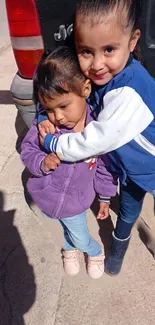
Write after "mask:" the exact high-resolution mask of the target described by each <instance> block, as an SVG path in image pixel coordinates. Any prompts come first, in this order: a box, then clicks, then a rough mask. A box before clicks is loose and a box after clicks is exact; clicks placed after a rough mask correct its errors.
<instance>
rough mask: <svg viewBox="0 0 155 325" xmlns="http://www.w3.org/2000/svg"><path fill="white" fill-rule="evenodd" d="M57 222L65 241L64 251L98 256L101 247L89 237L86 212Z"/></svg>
mask: <svg viewBox="0 0 155 325" xmlns="http://www.w3.org/2000/svg"><path fill="white" fill-rule="evenodd" d="M59 221H60V223H61V225H62V227H63V229H64V236H65V240H66V243H65V245H64V250H73V249H78V250H80V251H82V252H84V253H87V254H88V256H98V255H100V254H101V253H102V248H101V246H100V245H99V244H98V242H97V241H96V240H95V239H93V238H92V237H91V236H90V233H89V230H88V225H87V219H86V212H84V213H81V214H79V215H76V216H74V217H70V218H63V219H60V220H59Z"/></svg>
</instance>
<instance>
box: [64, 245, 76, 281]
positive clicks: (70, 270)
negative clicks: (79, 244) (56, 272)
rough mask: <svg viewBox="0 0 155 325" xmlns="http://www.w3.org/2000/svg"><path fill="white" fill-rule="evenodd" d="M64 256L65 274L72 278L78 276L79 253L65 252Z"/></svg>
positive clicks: (74, 251) (73, 251)
mask: <svg viewBox="0 0 155 325" xmlns="http://www.w3.org/2000/svg"><path fill="white" fill-rule="evenodd" d="M62 256H63V267H64V270H65V272H66V273H67V274H68V275H70V276H74V275H76V274H78V273H79V271H80V263H79V256H78V251H77V250H72V251H63V253H62Z"/></svg>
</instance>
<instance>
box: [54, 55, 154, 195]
mask: <svg viewBox="0 0 155 325" xmlns="http://www.w3.org/2000/svg"><path fill="white" fill-rule="evenodd" d="M94 97H95V101H94V103H93V102H92V105H93V106H94V107H96V108H97V109H99V111H100V113H99V115H98V118H97V121H93V122H91V123H90V124H89V125H88V126H86V128H85V129H84V131H83V132H79V133H74V134H73V133H72V134H70V133H69V134H64V135H62V136H60V138H59V139H58V141H55V139H53V140H52V141H51V143H50V149H53V151H55V152H56V153H57V155H58V156H59V157H60V159H61V160H65V161H77V160H82V159H85V158H87V157H90V156H93V155H101V154H104V153H109V157H110V158H111V160H112V166H113V171H116V173H119V177H120V179H121V181H122V182H123V183H125V180H126V177H127V176H128V177H129V178H130V179H131V180H133V181H134V182H135V183H136V184H138V185H139V186H140V187H142V188H143V189H144V190H146V191H148V192H150V193H152V194H153V195H154V196H155V119H154V116H155V81H154V79H153V78H152V77H151V76H150V75H149V73H148V72H147V71H146V70H145V68H144V67H143V66H142V65H141V64H140V63H139V62H138V61H136V60H135V59H132V60H131V62H130V63H129V64H128V65H127V66H126V67H125V68H124V70H123V71H121V72H120V73H119V74H118V75H117V76H116V77H114V78H113V79H112V80H111V81H110V82H109V83H108V84H107V85H106V86H104V87H96V90H95V91H94ZM53 144H54V145H53Z"/></svg>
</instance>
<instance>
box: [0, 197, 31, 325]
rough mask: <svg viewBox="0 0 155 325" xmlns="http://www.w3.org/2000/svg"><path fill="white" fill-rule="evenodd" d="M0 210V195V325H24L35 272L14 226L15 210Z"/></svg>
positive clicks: (0, 200)
mask: <svg viewBox="0 0 155 325" xmlns="http://www.w3.org/2000/svg"><path fill="white" fill-rule="evenodd" d="M3 207H4V197H3V193H2V192H0V324H1V325H24V324H25V323H24V318H23V316H24V314H25V313H26V312H28V310H29V309H30V308H31V307H32V305H33V303H34V301H35V297H36V284H35V276H34V270H33V267H32V266H31V265H30V264H29V261H28V257H27V254H26V250H25V248H24V246H23V243H22V240H21V237H20V234H19V232H18V229H17V227H16V226H15V225H14V224H13V222H14V215H15V210H9V211H3Z"/></svg>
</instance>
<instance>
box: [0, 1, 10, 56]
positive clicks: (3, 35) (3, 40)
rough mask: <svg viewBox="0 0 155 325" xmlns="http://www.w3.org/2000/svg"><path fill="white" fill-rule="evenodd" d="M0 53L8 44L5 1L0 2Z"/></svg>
mask: <svg viewBox="0 0 155 325" xmlns="http://www.w3.org/2000/svg"><path fill="white" fill-rule="evenodd" d="M0 31H1V32H0V52H1V51H2V50H4V49H5V48H6V47H7V46H8V45H9V43H10V38H9V31H8V22H7V17H6V8H5V0H0Z"/></svg>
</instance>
